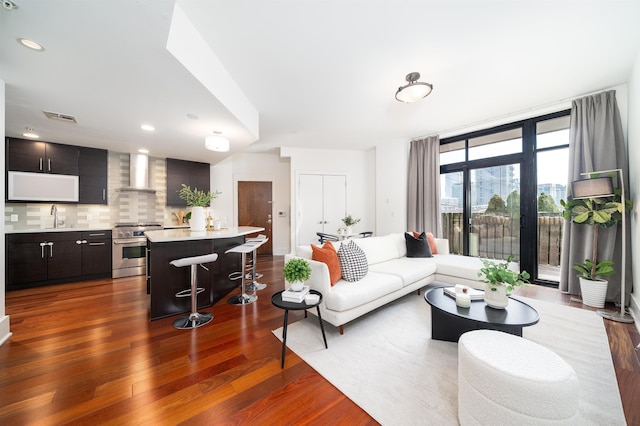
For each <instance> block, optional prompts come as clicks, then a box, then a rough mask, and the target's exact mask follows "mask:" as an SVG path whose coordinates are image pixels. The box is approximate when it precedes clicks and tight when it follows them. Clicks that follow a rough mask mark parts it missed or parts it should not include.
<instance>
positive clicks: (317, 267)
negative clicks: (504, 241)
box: [285, 233, 517, 334]
mask: <svg viewBox="0 0 640 426" xmlns="http://www.w3.org/2000/svg"><path fill="white" fill-rule="evenodd" d="M353 241H354V242H355V243H356V244H357V245H358V247H360V248H361V249H362V251H363V252H364V253H365V255H366V257H367V263H368V269H369V271H368V273H367V275H366V276H365V277H364V278H363V279H361V280H359V281H356V282H348V281H345V280H342V279H341V280H339V281H338V282H337V283H336V284H334V285H333V286H332V285H331V282H330V279H329V269H328V267H327V265H326V264H325V263H322V262H318V261H314V260H312V259H311V258H312V249H311V246H298V247H297V249H296V254H295V255H287V256H285V261H286V260H288V259H290V258H292V257H296V256H297V257H302V258H305V259H307V260H308V261H309V263H310V265H311V270H312V272H311V278H310V279H309V281H307V282H306V285H309V286H310V287H311V288H312V289H315V290H317V291H319V292H320V293H322V295H323V303H322V304H321V305H320V312H321V314H322V319H324V320H325V321H327V322H329V323H330V324H332V325H334V326H336V327H339V328H340V333H341V334H342V333H343V332H344V324H346V323H348V322H349V321H352V320H353V319H355V318H358V317H360V316H361V315H364V314H366V313H368V312H371V311H373V310H374V309H377V308H379V307H381V306H383V305H385V304H387V303H389V302H391V301H393V300H395V299H397V298H399V297H401V296H404V295H405V294H408V293H410V292H412V291H419V290H420V289H421V288H422V287H424V286H426V285H428V284H431V283H432V282H433V281H439V282H444V283H449V284H466V285H469V286H471V287H474V288H480V289H483V288H484V283H482V282H480V281H479V278H478V271H480V268H482V262H481V260H480V259H479V258H476V257H468V256H460V255H455V254H449V241H448V240H445V239H438V238H436V246H437V252H438V254H434V255H433V257H429V258H408V257H406V254H407V250H406V242H405V237H404V234H403V233H396V234H390V235H385V236H380V237H370V238H355V239H353ZM333 244H334V246H335V248H336V250H338V248H339V247H340V244H341V243H340V242H336V243H333ZM510 266H511V267H515V268H517V265H516V264H512V265H510ZM309 312H312V313H313V312H315V310H310V311H309Z"/></svg>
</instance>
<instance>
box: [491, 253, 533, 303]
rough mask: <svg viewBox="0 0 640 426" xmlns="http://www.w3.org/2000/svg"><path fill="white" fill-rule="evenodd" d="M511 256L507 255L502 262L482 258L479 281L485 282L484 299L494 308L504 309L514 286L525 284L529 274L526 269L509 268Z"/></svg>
mask: <svg viewBox="0 0 640 426" xmlns="http://www.w3.org/2000/svg"><path fill="white" fill-rule="evenodd" d="M512 260H513V256H509V257H508V258H507V261H506V262H504V263H496V262H494V261H492V260H487V259H482V264H483V265H484V267H483V268H480V272H478V276H479V277H482V276H484V279H481V280H480V281H481V282H483V283H485V286H484V301H485V303H486V304H487V305H488V306H490V307H492V308H496V309H504V308H506V307H507V305H508V304H509V296H510V295H511V292H512V291H513V289H514V288H515V287H518V286H521V285H527V284H528V283H529V282H528V281H527V280H528V279H529V278H530V275H529V273H528V272H527V271H522V272H517V271H514V270H513V269H510V268H509V263H511V261H512Z"/></svg>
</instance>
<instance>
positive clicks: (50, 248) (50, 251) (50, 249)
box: [47, 243, 53, 257]
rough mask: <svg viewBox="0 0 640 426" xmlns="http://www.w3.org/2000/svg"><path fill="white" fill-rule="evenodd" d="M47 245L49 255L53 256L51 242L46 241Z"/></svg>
mask: <svg viewBox="0 0 640 426" xmlns="http://www.w3.org/2000/svg"><path fill="white" fill-rule="evenodd" d="M47 245H48V246H49V257H53V243H47Z"/></svg>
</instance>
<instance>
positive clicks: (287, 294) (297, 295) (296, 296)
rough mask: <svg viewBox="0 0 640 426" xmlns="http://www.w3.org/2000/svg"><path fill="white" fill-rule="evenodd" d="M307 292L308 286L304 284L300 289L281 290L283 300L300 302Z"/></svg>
mask: <svg viewBox="0 0 640 426" xmlns="http://www.w3.org/2000/svg"><path fill="white" fill-rule="evenodd" d="M307 294H309V286H308V285H305V286H304V287H303V288H302V290H300V291H293V290H285V291H283V292H282V300H284V301H285V302H295V303H302V301H304V296H306V295H307Z"/></svg>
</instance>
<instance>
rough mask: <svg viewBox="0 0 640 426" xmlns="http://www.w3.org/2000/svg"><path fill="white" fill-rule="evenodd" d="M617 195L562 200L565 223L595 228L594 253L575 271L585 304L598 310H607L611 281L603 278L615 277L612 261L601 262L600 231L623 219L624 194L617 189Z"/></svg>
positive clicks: (578, 265)
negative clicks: (599, 248)
mask: <svg viewBox="0 0 640 426" xmlns="http://www.w3.org/2000/svg"><path fill="white" fill-rule="evenodd" d="M614 194H615V195H614V196H609V197H597V198H581V199H574V198H573V197H571V196H569V197H568V198H567V201H565V200H560V204H561V205H562V207H563V208H564V211H563V212H562V215H563V216H564V218H565V220H571V221H572V222H573V223H577V224H582V225H588V226H591V227H593V243H592V254H591V258H590V259H585V260H584V262H583V263H576V264H574V265H572V268H573V269H575V270H576V271H578V272H579V274H578V275H577V276H578V279H579V280H580V293H581V294H582V303H584V304H585V305H587V306H593V307H596V308H602V307H604V301H605V299H606V295H607V286H608V284H609V283H608V281H607V280H605V279H603V278H602V277H607V276H610V275H613V274H615V269H614V268H613V262H612V261H611V260H603V261H601V262H598V231H599V229H600V228H610V227H612V226H614V225H617V224H618V222H620V221H621V220H622V198H621V191H620V189H618V188H615V189H614ZM632 206H633V203H632V202H631V200H625V209H626V210H627V211H629V210H630V209H631V207H632Z"/></svg>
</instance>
